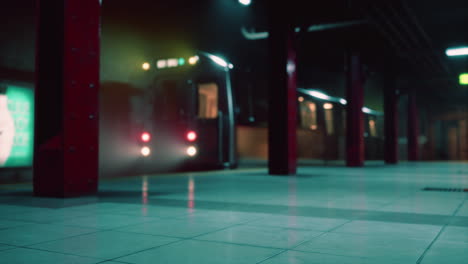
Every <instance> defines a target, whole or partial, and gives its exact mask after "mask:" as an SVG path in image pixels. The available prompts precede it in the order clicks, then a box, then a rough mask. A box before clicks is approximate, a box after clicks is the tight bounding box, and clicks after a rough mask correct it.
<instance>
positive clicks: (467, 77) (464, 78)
mask: <svg viewBox="0 0 468 264" xmlns="http://www.w3.org/2000/svg"><path fill="white" fill-rule="evenodd" d="M459 78H460V84H461V85H468V73H462V74H460V77H459Z"/></svg>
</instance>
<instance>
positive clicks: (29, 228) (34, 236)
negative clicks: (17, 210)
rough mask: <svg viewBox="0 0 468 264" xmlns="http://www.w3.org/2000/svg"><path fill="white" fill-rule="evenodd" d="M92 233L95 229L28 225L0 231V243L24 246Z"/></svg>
mask: <svg viewBox="0 0 468 264" xmlns="http://www.w3.org/2000/svg"><path fill="white" fill-rule="evenodd" d="M92 232H96V229H91V228H80V227H70V226H62V225H49V224H28V225H24V226H19V227H14V228H8V229H2V230H0V243H4V244H8V245H15V246H25V245H31V244H36V243H40V242H45V241H51V240H56V239H61V238H66V237H71V236H76V235H81V234H87V233H92Z"/></svg>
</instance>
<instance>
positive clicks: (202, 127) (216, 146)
mask: <svg viewBox="0 0 468 264" xmlns="http://www.w3.org/2000/svg"><path fill="white" fill-rule="evenodd" d="M195 89H196V94H197V105H196V119H195V122H196V128H197V135H198V140H197V142H198V151H199V154H198V157H199V160H200V162H202V163H205V164H216V165H220V164H222V162H223V159H222V157H223V155H222V153H223V135H222V131H223V129H222V127H223V123H222V122H223V112H222V111H221V109H220V95H221V91H220V90H221V89H220V83H219V82H218V81H216V80H214V79H202V80H197V82H196V84H195Z"/></svg>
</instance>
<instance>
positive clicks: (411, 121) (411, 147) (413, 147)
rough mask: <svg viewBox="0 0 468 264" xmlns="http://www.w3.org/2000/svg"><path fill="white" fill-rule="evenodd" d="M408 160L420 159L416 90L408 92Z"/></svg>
mask: <svg viewBox="0 0 468 264" xmlns="http://www.w3.org/2000/svg"><path fill="white" fill-rule="evenodd" d="M407 135H408V160H409V161H417V160H419V142H418V138H419V119H418V108H417V106H416V98H415V95H414V92H410V93H409V94H408V132H407Z"/></svg>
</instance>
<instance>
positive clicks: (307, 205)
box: [0, 162, 468, 264]
mask: <svg viewBox="0 0 468 264" xmlns="http://www.w3.org/2000/svg"><path fill="white" fill-rule="evenodd" d="M467 188H468V162H465V163H463V162H431V163H423V162H420V163H400V164H399V165H396V166H385V165H383V164H380V163H372V164H368V165H367V166H366V167H363V168H346V167H344V166H339V165H336V166H322V165H320V164H311V165H309V166H300V167H299V169H298V174H297V176H269V175H267V170H266V169H265V167H255V166H254V165H253V164H250V166H248V167H247V168H241V169H238V170H232V171H211V172H197V173H179V174H167V175H144V176H138V177H137V176H135V177H126V178H115V179H102V180H101V181H100V191H99V194H98V195H97V196H90V197H81V198H71V199H48V198H38V197H33V196H32V189H31V185H30V184H10V185H0V194H1V195H0V262H1V263H22V264H24V263H49V264H51V263H75V264H91V263H108V264H117V263H134V264H145V263H171V264H172V263H177V264H184V263H203V264H212V263H213V264H220V263H229V264H230V263H235V264H244V263H245V264H248V263H249V264H250V263H252V264H253V263H262V264H285V263H291V264H305V263H307V264H311V263H321V264H328V263H340V264H349V263H379V264H384V263H395V264H402V263H423V264H432V263H451V264H457V263H460V264H462V263H463V264H466V263H467V259H468V199H467V198H468V192H467V191H468V190H467Z"/></svg>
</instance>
